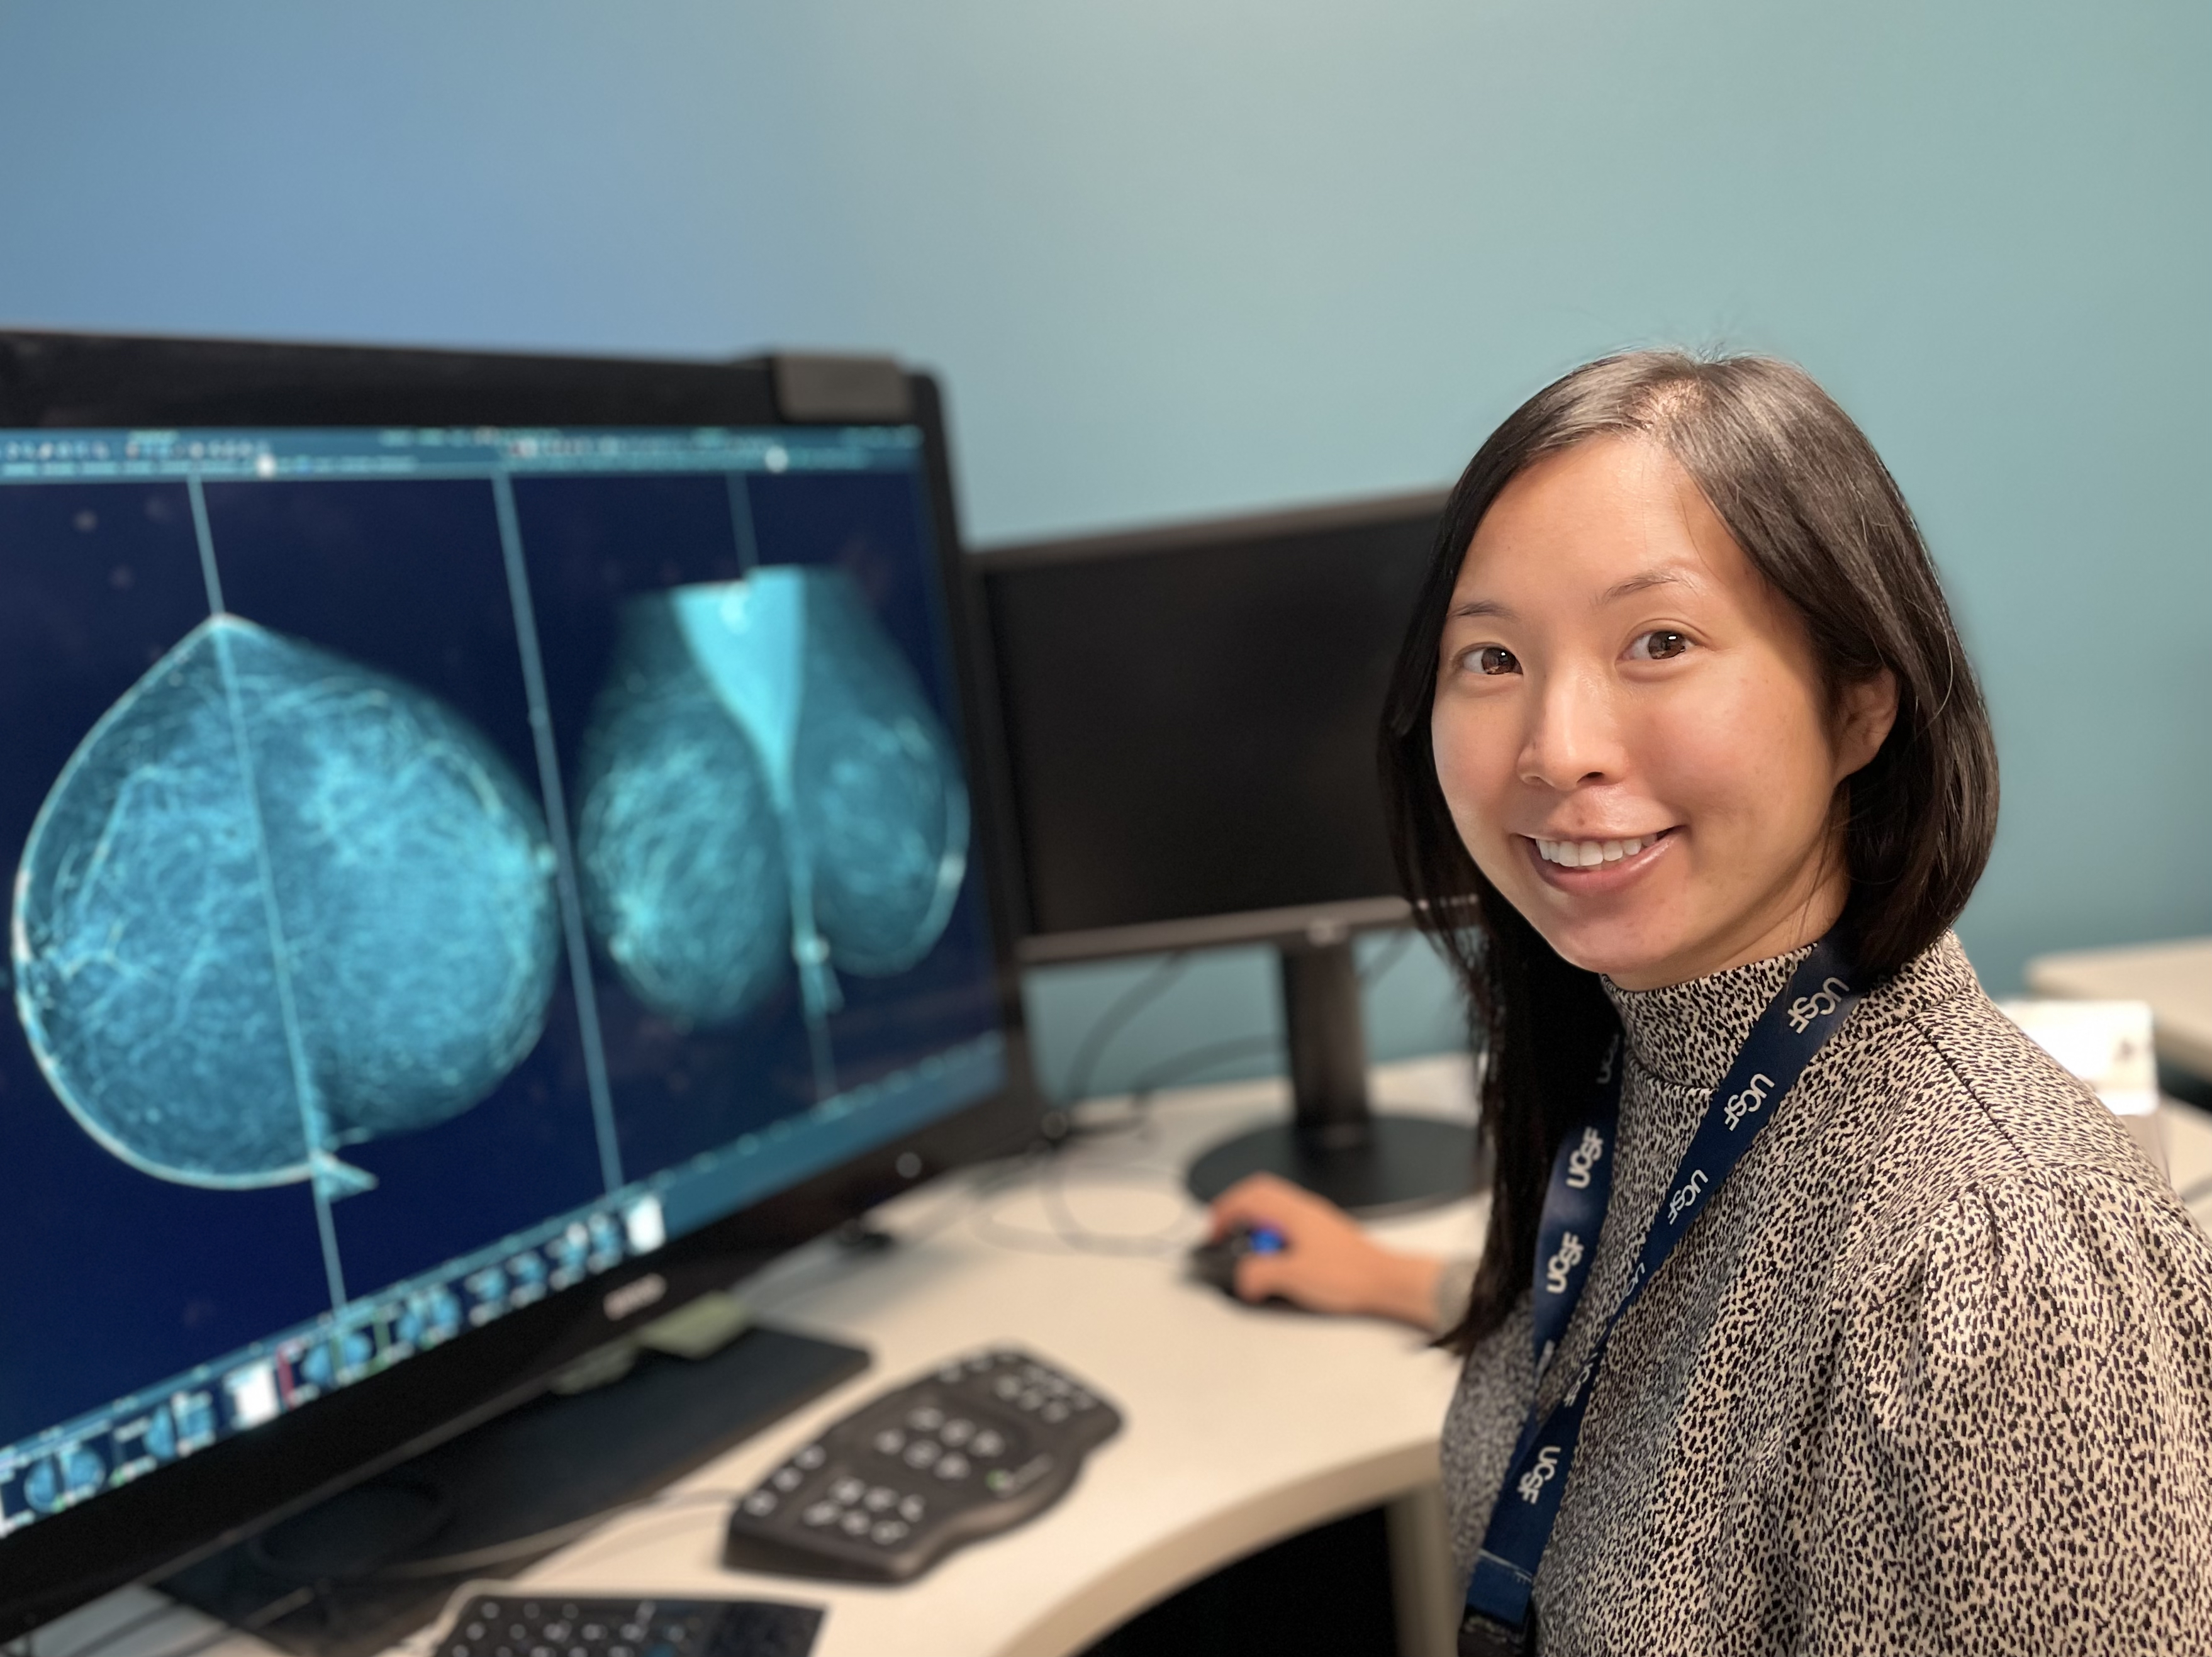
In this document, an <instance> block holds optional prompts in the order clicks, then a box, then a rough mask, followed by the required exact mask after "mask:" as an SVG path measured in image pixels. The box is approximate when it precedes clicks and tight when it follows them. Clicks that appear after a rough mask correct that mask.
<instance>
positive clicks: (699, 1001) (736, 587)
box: [577, 567, 969, 1025]
mask: <svg viewBox="0 0 2212 1657" xmlns="http://www.w3.org/2000/svg"><path fill="white" fill-rule="evenodd" d="M581 772H582V774H581V778H580V783H581V786H580V803H579V806H578V814H577V815H578V832H577V858H578V862H579V864H580V870H581V874H582V885H583V891H584V900H585V913H586V917H587V919H588V920H589V921H590V924H591V926H592V931H593V932H594V934H595V936H596V937H597V938H598V939H599V943H600V945H601V947H602V948H603V949H604V950H605V952H606V955H607V956H608V958H609V959H610V960H611V962H613V963H614V966H615V968H616V970H617V972H618V973H619V974H621V976H622V978H623V981H624V982H625V983H626V984H627V985H628V986H629V988H630V989H631V991H632V992H634V993H635V994H636V995H637V996H638V998H640V999H641V1000H642V1001H643V1002H645V1003H646V1004H647V1005H648V1006H651V1007H653V1009H655V1010H656V1011H659V1012H660V1013H662V1014H664V1015H665V1016H666V1017H670V1018H672V1019H675V1020H677V1021H678V1022H680V1023H686V1024H693V1025H708V1024H714V1023H724V1022H726V1021H730V1020H732V1019H736V1018H738V1017H743V1016H744V1014H745V1013H746V1012H747V1011H750V1009H752V1008H753V1007H755V1006H756V1005H759V1004H760V1003H761V1002H762V1000H763V998H765V997H766V996H767V995H768V994H769V992H771V991H772V989H773V988H774V986H775V984H776V983H777V982H778V981H779V980H780V979H781V974H783V972H784V971H785V970H786V969H787V968H786V966H785V963H786V962H795V963H796V965H797V968H798V971H799V983H800V988H801V992H802V994H803V997H804V999H805V1006H806V1009H807V1012H808V1016H809V1017H810V1018H811V1019H813V1020H816V1021H817V1022H818V1021H819V1020H820V1019H821V1018H822V1017H825V1016H826V1015H827V1014H828V1013H829V1012H830V1011H835V1010H836V1007H837V1006H838V1005H839V1004H840V992H839V989H838V984H837V977H836V974H837V973H838V972H839V971H844V972H848V973H856V974H862V975H866V976H887V975H890V974H895V973H900V972H903V971H905V970H906V969H907V968H909V967H911V966H913V965H914V964H915V962H917V961H919V960H921V958H922V956H925V955H926V954H927V953H928V951H929V949H930V946H931V945H932V944H934V943H935V942H936V941H937V938H938V937H939V934H940V933H941V932H943V931H944V929H945V922H946V920H947V918H948V917H949V915H950V914H951V909H952V905H953V901H954V900H955V898H956V897H957V895H958V892H959V889H960V883H961V880H962V877H963V873H964V871H965V870H966V866H967V853H968V832H969V817H968V812H969V807H968V796H967V791H966V789H965V787H964V786H963V784H962V782H961V776H960V767H959V761H958V756H957V754H956V753H955V752H954V750H953V749H952V747H951V741H950V739H949V738H948V737H947V736H946V734H945V731H944V730H943V728H942V727H941V726H940V725H939V723H938V721H937V719H936V718H935V716H934V715H933V713H932V712H931V709H930V707H929V704H928V701H927V699H926V698H925V697H924V695H923V694H922V691H921V686H920V685H919V684H918V683H916V682H915V677H914V674H913V671H912V669H911V668H909V667H908V665H907V663H906V661H905V660H904V659H903V658H902V656H901V655H900V653H899V652H898V649H897V647H896V646H895V645H893V644H892V643H891V641H890V639H889V638H888V637H886V636H885V634H884V632H883V629H882V628H881V627H880V625H879V624H878V622H877V621H876V620H875V618H874V616H872V614H871V612H870V611H869V610H868V608H867V606H866V604H865V602H864V601H863V600H862V598H860V593H859V592H858V591H857V590H855V588H854V586H853V584H852V582H851V580H850V579H849V578H848V577H847V576H846V575H844V574H842V572H839V571H836V570H833V569H819V568H782V567H779V568H763V569H757V570H755V571H753V572H752V573H751V574H749V575H747V576H746V577H744V579H743V580H736V581H726V582H712V583H702V584H700V585H697V586H682V587H678V588H675V589H672V590H671V591H668V592H659V593H653V594H651V595H648V596H647V597H644V598H636V599H633V600H631V601H630V603H629V604H628V605H627V606H626V607H625V609H624V611H623V618H622V632H621V637H620V640H619V642H618V644H617V650H616V659H615V664H614V666H613V669H612V671H611V673H610V675H609V677H608V679H607V682H606V684H605V688H604V689H603V690H602V691H601V693H600V695H599V700H598V703H597V706H596V707H595V708H594V711H593V714H592V725H591V727H590V730H589V731H587V733H586V737H585V743H584V755H583V761H582V767H581Z"/></svg>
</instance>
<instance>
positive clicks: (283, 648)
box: [11, 614, 560, 1197]
mask: <svg viewBox="0 0 2212 1657" xmlns="http://www.w3.org/2000/svg"><path fill="white" fill-rule="evenodd" d="M11 950H12V954H13V957H14V963H15V1001H16V1007H17V1011H18V1013H19V1015H20V1017H21V1021H22V1025H23V1029H24V1031H25V1033H26V1035H27V1036H28V1038H29V1041H30V1044H31V1047H32V1050H33V1053H34V1054H35V1055H36V1058H37V1059H38V1062H39V1064H40V1066H41V1068H42V1069H43V1070H44V1071H45V1073H46V1077H47V1079H48V1081H49V1082H50V1083H51V1084H52V1088H53V1089H54V1092H55V1094H56V1095H57V1096H58V1098H59V1099H60V1100H61V1102H63V1103H64V1105H65V1106H66V1107H67V1108H68V1109H69V1110H70V1113H71V1114H73V1115H74V1116H75V1117H76V1120H78V1121H79V1122H80V1123H81V1124H82V1126H84V1128H85V1129H86V1130H87V1132H89V1133H90V1134H91V1135H92V1136H93V1137H94V1138H95V1139H96V1140H98V1141H99V1143H100V1144H102V1145H104V1146H106V1148H107V1149H108V1150H111V1151H112V1152H113V1153H114V1154H115V1155H116V1156H119V1157H121V1158H123V1159H124V1160H125V1161H126V1162H129V1163H131V1165H133V1166H134V1167H137V1168H141V1169H143V1170H144V1171H145V1172H147V1173H149V1174H155V1175H158V1176H160V1177H161V1178H163V1179H166V1180H171V1181H179V1182H181V1183H185V1184H190V1185H197V1186H207V1187H254V1186H267V1185H276V1184H283V1183H287V1182H290V1181H300V1180H306V1179H313V1180H314V1181H316V1183H317V1185H318V1187H319V1188H320V1189H321V1190H322V1191H323V1192H324V1193H325V1194H326V1195H329V1196H332V1197H337V1196H343V1195H347V1194H349V1193H353V1192H356V1191H360V1190H363V1189H366V1188H368V1185H369V1184H371V1183H372V1181H371V1180H370V1176H368V1174H365V1173H363V1172H362V1171H361V1170H359V1169H357V1168H353V1167H351V1166H349V1164H348V1163H346V1162H344V1161H343V1160H342V1158H341V1157H340V1156H339V1155H338V1152H339V1151H340V1150H342V1149H343V1147H345V1146H347V1145H349V1144H359V1143H361V1142H362V1141H365V1140H368V1139H372V1138H380V1137H382V1136H385V1135H388V1134H393V1133H398V1132H408V1131H410V1130H414V1129H419V1128H422V1127H426V1126H431V1125H433V1124H435V1123H438V1122H441V1121H445V1120H449V1119H451V1118H453V1117H454V1116H456V1115H458V1114H460V1113H462V1112H464V1111H466V1110H467V1109H468V1108H470V1107H471V1106H472V1105H474V1104H476V1103H477V1102H478V1101H480V1100H481V1099H483V1097H484V1096H485V1095H486V1094H487V1093H489V1091H490V1090H491V1089H493V1088H494V1087H495V1086H496V1085H497V1084H498V1083H499V1082H500V1080H501V1078H502V1077H505V1076H506V1075H507V1073H508V1072H509V1071H511V1070H512V1069H513V1067H514V1066H515V1065H517V1064H518V1063H519V1062H520V1060H521V1059H522V1058H523V1057H524V1055H526V1053H528V1052H529V1051H530V1050H531V1048H532V1046H533V1045H535V1043H536V1042H537V1041H538V1035H539V1033H540V1031H541V1029H543V1027H544V1020H545V1016H546V1010H547V1005H548V1002H549V999H550V995H551V992H552V987H553V982H554V974H555V971H556V968H557V966H558V964H559V959H560V944H559V926H558V916H557V911H556V895H555V889H554V859H553V853H552V850H551V848H550V845H549V843H548V840H547V835H546V831H545V825H544V818H543V816H542V815H541V814H540V812H539V810H538V804H537V802H536V800H535V798H534V797H533V796H532V793H531V792H529V791H528V790H526V788H525V787H524V786H523V785H522V783H521V781H520V780H519V779H518V778H517V777H516V776H515V775H514V774H513V769H512V768H510V767H509V765H508V764H507V762H506V760H505V759H504V758H502V757H501V755H500V754H499V753H498V752H497V751H496V750H495V749H494V748H493V747H492V745H491V744H489V742H488V741H487V740H485V738H484V737H483V736H482V734H481V733H479V732H477V731H475V730H474V729H472V728H471V725H469V723H468V721H467V720H466V719H464V718H463V717H462V716H461V715H460V714H459V713H456V712H454V711H453V709H451V708H449V707H446V706H445V705H444V704H442V703H441V701H439V700H438V699H437V698H435V697H434V696H432V695H429V694H428V693H427V692H424V691H422V690H421V689H416V688H415V687H413V686H411V685H409V684H406V683H402V682H401V681H399V680H398V679H396V678H393V677H390V676H388V675H386V674H383V673H380V672H378V671H374V670H371V669H369V668H367V667H363V666H362V665H358V664H356V663H354V662H350V661H348V660H345V659H342V658H340V657H338V656H337V655H334V654H332V653H331V652H327V651H325V650H322V649H320V648H318V647H317V646H312V645H309V644H306V643H303V642H301V641H300V640H296V639H292V638H288V637H286V636H284V635H283V634H279V633H276V632H274V631H271V630H270V629H268V628H263V627H260V626H258V625H257V624H255V623H254V622H250V621H246V620H245V619H242V618H240V617H239V616H232V615H228V614H218V615H216V616H213V617H211V618H210V619H209V620H208V621H206V622H203V623H201V624H200V625H199V626H198V627H197V628H194V629H193V630H192V632H191V634H189V635H187V636H186V637H185V639H184V640H182V642H180V643H179V644H178V645H177V646H175V647H174V648H173V650H171V651H170V652H168V653H167V655H165V656H164V657H163V658H162V659H161V660H160V661H159V662H157V663H156V664H155V665H154V667H153V668H152V669H151V670H149V671H148V672H147V673H146V675H145V676H144V677H143V678H142V679H140V680H139V681H138V683H137V684H135V685H134V686H132V687H131V689H130V690H129V691H128V692H127V693H126V694H125V695H124V696H123V697H122V698H121V699H120V700H119V701H117V702H116V703H115V705H114V706H113V707H111V708H110V709H109V710H108V712H107V713H106V715H105V716H104V717H102V718H101V719H100V721H99V723H98V724H97V725H94V728H93V729H92V731H90V732H89V733H88V735H87V736H86V737H84V738H83V740H82V743H81V744H79V745H78V747H77V750H76V753H75V754H74V755H73V756H71V757H70V761H69V762H68V764H67V766H66V767H65V768H64V769H63V771H62V773H61V774H60V776H59V777H58V779H57V780H56V781H55V783H54V785H53V786H52V789H51V791H50V792H48V794H47V797H46V802H45V804H44V806H43V808H42V809H41V810H40V813H39V816H38V817H37V820H36V822H35V823H34V825H33V829H32V832H31V835H30V838H29V841H28V842H27V845H26V847H25V850H24V853H23V858H22V863H21V868H20V869H19V871H18V872H17V877H16V883H15V902H14V915H13V926H12V930H11Z"/></svg>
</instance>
